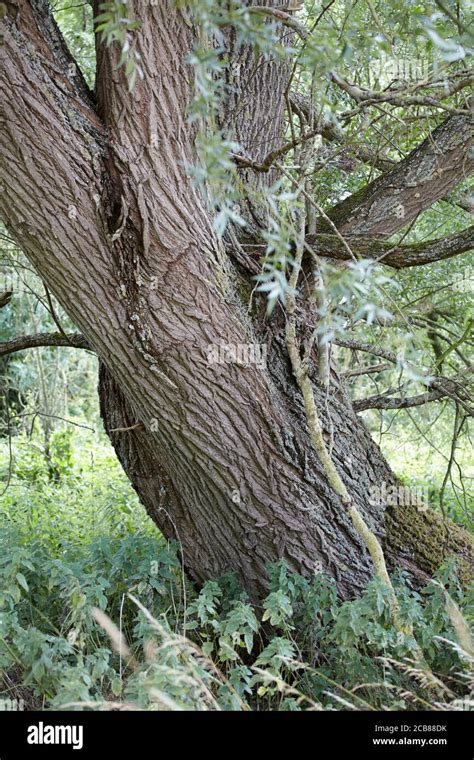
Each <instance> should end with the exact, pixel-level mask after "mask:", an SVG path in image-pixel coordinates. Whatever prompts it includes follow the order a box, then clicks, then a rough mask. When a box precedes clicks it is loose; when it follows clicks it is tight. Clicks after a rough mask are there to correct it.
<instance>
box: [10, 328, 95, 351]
mask: <svg viewBox="0 0 474 760" xmlns="http://www.w3.org/2000/svg"><path fill="white" fill-rule="evenodd" d="M41 346H69V347H70V348H85V349H87V350H88V351H92V348H91V346H90V345H89V343H88V342H87V340H86V338H85V337H84V336H83V335H81V333H69V335H64V334H62V333H59V332H57V333H37V334H36V335H22V336H20V337H18V338H13V339H12V340H7V341H5V342H3V343H0V356H7V355H8V354H14V353H16V352H17V351H24V350H25V349H27V348H39V347H41Z"/></svg>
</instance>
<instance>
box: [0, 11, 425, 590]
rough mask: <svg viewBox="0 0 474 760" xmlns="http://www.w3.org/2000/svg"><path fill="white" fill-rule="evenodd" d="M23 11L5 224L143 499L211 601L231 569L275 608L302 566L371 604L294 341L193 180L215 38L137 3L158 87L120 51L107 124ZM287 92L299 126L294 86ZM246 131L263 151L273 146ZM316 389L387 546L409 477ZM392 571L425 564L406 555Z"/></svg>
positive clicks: (56, 43)
mask: <svg viewBox="0 0 474 760" xmlns="http://www.w3.org/2000/svg"><path fill="white" fill-rule="evenodd" d="M19 9H20V11H19V13H18V14H16V15H14V14H10V15H9V16H8V17H7V19H6V22H5V27H6V30H5V44H4V46H3V58H4V62H3V63H4V65H3V68H2V71H1V73H0V79H1V83H2V85H3V87H4V96H3V102H4V110H5V122H6V128H5V130H4V131H3V133H2V136H1V138H0V139H1V145H2V152H3V156H4V160H3V163H2V173H1V183H2V187H1V190H2V192H0V213H1V215H2V217H3V219H4V220H5V223H6V225H7V227H8V229H9V230H10V232H11V234H12V236H14V238H15V240H16V241H17V242H18V244H19V245H21V246H22V248H23V250H24V251H25V252H26V254H27V256H28V257H29V259H30V260H31V261H32V262H33V264H34V265H35V266H36V267H37V269H38V271H39V272H40V274H41V276H42V277H43V278H44V280H45V282H47V284H48V287H49V288H50V289H51V291H52V292H53V293H54V295H55V296H56V298H57V299H58V300H59V302H60V303H61V304H62V306H63V307H64V308H65V309H66V311H67V312H68V313H69V314H70V316H71V318H72V319H73V320H74V322H75V324H77V326H78V327H79V328H80V329H81V331H82V333H83V335H84V336H85V339H86V341H87V343H88V345H90V346H91V348H93V349H94V350H95V351H96V353H97V354H98V356H99V358H100V360H101V363H102V365H101V379H100V398H101V410H102V415H103V418H104V423H105V427H106V430H108V431H109V435H110V437H111V440H112V443H113V444H114V446H115V449H116V451H117V454H118V456H119V458H120V461H121V462H122V465H123V467H124V469H125V471H126V472H127V474H128V476H129V478H130V480H131V482H132V483H133V485H134V487H135V488H136V490H137V492H138V494H139V496H140V498H141V499H142V501H143V503H144V504H145V506H146V508H147V509H148V511H149V513H150V515H151V516H152V517H153V519H154V520H155V522H156V523H157V524H158V525H159V526H160V528H161V529H162V531H163V533H164V534H165V535H166V536H168V537H170V538H173V539H177V540H178V541H179V542H180V544H181V549H182V556H183V558H184V564H185V566H186V568H187V569H188V571H189V572H190V574H191V575H192V577H193V578H194V579H196V580H197V581H199V582H202V581H203V580H205V579H207V578H209V577H215V576H216V575H218V574H220V573H222V572H224V571H226V570H229V569H231V570H234V571H235V572H236V574H237V575H238V577H239V578H240V580H241V581H242V582H243V583H244V585H245V586H246V588H247V589H248V591H249V592H250V594H251V595H252V596H253V597H255V598H256V597H257V596H258V595H259V594H260V593H261V592H262V589H263V588H264V586H265V578H266V573H265V566H266V564H267V563H268V562H270V561H273V560H276V559H277V558H284V559H286V560H287V561H288V563H289V564H290V566H291V567H293V568H294V569H295V570H299V571H300V572H303V573H305V574H307V575H308V574H311V572H313V571H314V569H315V568H316V567H319V566H320V563H321V565H322V567H323V568H324V569H325V570H326V571H327V572H328V573H329V574H331V575H332V576H334V577H335V578H336V579H337V581H338V585H339V589H340V591H341V593H342V594H344V595H349V594H354V593H357V592H358V591H360V590H361V589H362V588H363V587H364V585H365V584H366V583H367V581H368V580H369V578H370V577H371V575H372V566H371V562H370V559H369V557H368V555H367V552H366V550H365V548H364V546H363V545H362V542H361V540H360V538H359V537H358V535H357V534H356V533H355V531H354V529H353V527H352V524H351V521H350V519H349V517H348V515H347V513H346V511H345V509H344V508H343V506H342V504H341V502H340V499H339V498H338V497H337V496H336V495H335V494H334V492H333V491H332V490H331V488H330V487H329V485H328V483H327V479H326V477H325V474H324V472H323V469H322V467H321V465H320V463H319V461H318V460H317V458H316V456H315V454H314V452H313V451H312V449H311V446H310V443H309V440H308V434H307V430H306V424H305V418H304V413H303V407H302V401H301V398H300V394H299V392H298V390H297V387H296V384H295V382H294V380H293V378H292V376H291V372H290V368H289V363H288V358H287V356H286V349H285V346H284V342H283V340H282V337H281V328H282V324H281V323H279V321H278V319H277V318H275V319H274V320H273V321H272V323H271V324H270V327H269V328H268V327H267V326H265V327H262V326H261V325H262V320H259V319H256V320H255V324H252V322H251V320H250V318H249V317H248V316H247V313H246V309H245V307H244V306H243V305H242V303H241V301H240V298H239V295H238V292H237V291H238V285H239V280H238V278H237V275H236V272H235V270H234V268H233V267H232V265H231V262H230V261H229V259H228V258H227V256H226V255H225V253H224V251H223V250H222V247H221V245H220V244H219V243H218V241H217V240H216V239H215V237H214V235H213V232H212V226H211V217H210V214H209V211H208V209H207V208H206V205H205V199H204V198H203V197H201V195H200V194H199V192H198V191H197V190H196V189H195V187H194V186H193V184H192V183H191V181H190V179H189V177H188V172H187V169H186V166H187V165H188V164H189V163H190V162H193V161H194V160H195V158H196V157H195V149H194V140H195V134H194V131H193V130H192V129H191V128H190V127H189V125H188V123H187V120H186V108H187V105H188V102H189V98H190V97H191V93H192V77H191V72H190V69H189V68H188V67H187V65H186V64H185V56H186V53H187V51H190V50H191V49H192V46H193V44H194V42H195V34H196V30H195V29H194V28H193V25H192V23H191V22H190V20H189V18H188V16H187V15H186V11H185V10H184V9H177V8H175V7H174V4H172V3H169V4H168V3H165V2H162V3H160V4H159V5H156V6H155V5H154V6H150V5H148V4H147V5H146V14H145V13H143V10H142V9H141V5H140V4H138V6H137V11H138V12H139V13H140V14H141V18H142V27H141V30H140V33H139V35H137V46H138V50H139V52H140V54H141V58H142V66H143V68H144V72H145V78H144V80H143V81H138V83H137V86H136V89H135V91H134V93H133V95H132V96H131V95H129V94H128V92H127V88H126V82H125V79H124V73H123V70H118V69H117V67H116V65H115V63H116V60H117V55H118V52H117V51H116V50H115V49H114V47H113V46H112V47H111V48H108V49H105V48H102V47H101V48H100V50H99V53H98V90H97V98H98V108H97V110H96V108H95V104H94V102H93V99H92V97H91V96H90V94H89V93H88V92H87V88H86V87H85V85H84V83H83V81H82V80H81V78H80V77H79V76H75V77H73V78H71V77H70V76H69V64H70V62H71V61H70V58H69V56H68V54H67V51H66V49H65V47H64V45H63V43H62V41H61V38H60V35H59V33H58V31H57V29H55V26H54V24H53V23H52V22H51V19H50V17H49V15H48V12H47V4H46V3H44V2H42V1H41V2H36V3H34V4H31V3H29V2H24V1H22V2H21V3H20V4H19ZM249 65H250V66H252V61H251V58H249ZM271 77H272V78H273V77H275V79H274V81H275V82H277V83H278V87H277V88H276V92H274V93H273V95H274V96H275V97H276V99H277V101H278V103H277V109H278V108H282V105H281V102H280V101H281V94H282V87H284V82H285V78H284V74H282V73H281V72H273V73H271ZM260 86H261V85H260ZM269 94H270V96H272V97H273V95H272V91H270V93H269ZM272 97H270V99H269V102H268V105H269V108H270V106H271V105H272V102H273V101H272ZM275 113H277V111H275ZM26 114H28V116H26ZM256 114H258V117H257V122H258V119H260V118H261V119H264V118H266V114H265V111H264V109H263V108H262V107H259V108H258V109H256ZM275 123H276V121H275ZM243 125H244V122H242V131H241V133H240V134H239V137H240V139H241V140H242V141H243V142H244V145H245V144H246V143H247V142H248V144H250V143H252V145H253V148H254V149H255V148H256V145H255V139H256V135H257V134H258V132H255V131H254V130H253V129H252V130H250V131H249V132H248V133H247V134H244V126H243ZM237 126H238V124H237V121H236V129H237ZM263 128H264V122H263V121H262V123H261V124H260V126H259V129H263ZM277 131H278V130H277ZM277 131H276V132H275V134H274V135H272V136H271V137H270V138H269V140H270V143H269V144H273V143H274V141H276V140H277ZM59 136H60V139H58V137H59ZM267 151H268V144H267V145H265V147H264V152H265V153H266V152H267ZM58 189H59V190H60V192H58ZM256 316H258V315H256ZM263 341H265V342H266V343H267V345H268V360H267V368H264V369H259V368H258V367H257V366H255V365H250V366H240V365H238V364H235V363H234V364H232V363H224V364H217V365H216V364H210V363H209V361H208V358H207V356H208V348H209V346H213V345H214V346H216V345H229V344H230V345H236V344H241V343H255V342H263ZM315 387H316V402H317V406H318V411H319V413H320V415H321V417H322V419H323V425H324V431H325V436H326V438H327V440H328V441H331V442H332V443H331V446H332V454H333V457H334V461H335V464H336V467H337V468H338V470H339V472H340V473H341V476H342V477H343V479H344V482H345V483H346V486H347V488H348V490H349V491H350V493H351V495H352V496H353V499H354V503H355V504H356V505H357V507H358V508H359V510H360V511H361V513H362V514H363V516H364V518H365V520H366V521H367V523H368V524H369V526H370V528H371V529H372V530H373V531H374V532H375V533H376V534H377V535H378V536H383V535H384V533H385V515H384V512H385V510H384V508H383V507H380V508H376V507H374V506H373V505H371V503H370V494H371V489H373V488H374V487H375V486H378V485H379V484H380V483H381V482H385V483H386V484H388V485H390V484H392V483H394V482H395V481H394V476H393V474H392V473H391V471H390V469H389V467H388V466H387V464H386V463H385V461H384V459H383V457H382V455H381V453H380V450H379V449H378V447H377V446H376V445H375V444H374V443H373V441H372V440H371V438H370V436H369V434H368V433H367V431H366V430H365V428H364V427H363V425H362V423H361V422H360V421H359V420H358V419H357V417H356V415H355V413H354V411H353V409H352V407H351V405H350V403H349V401H348V400H347V398H346V396H345V394H344V391H343V389H342V387H341V386H340V384H339V382H338V380H337V378H336V377H335V376H333V378H332V385H331V389H330V394H329V395H327V394H326V391H325V390H324V389H322V388H319V387H318V385H317V383H315ZM117 428H121V429H122V430H121V431H117V432H113V431H114V430H115V431H116V430H117ZM123 428H132V429H129V430H123ZM393 556H394V557H395V558H397V559H400V558H401V559H400V561H403V562H407V556H408V555H406V552H405V548H404V546H402V547H401V548H399V549H398V550H397V553H394V554H393ZM410 562H411V568H412V569H413V570H414V571H415V572H416V569H417V567H418V565H417V561H416V558H415V559H413V558H411V560H410Z"/></svg>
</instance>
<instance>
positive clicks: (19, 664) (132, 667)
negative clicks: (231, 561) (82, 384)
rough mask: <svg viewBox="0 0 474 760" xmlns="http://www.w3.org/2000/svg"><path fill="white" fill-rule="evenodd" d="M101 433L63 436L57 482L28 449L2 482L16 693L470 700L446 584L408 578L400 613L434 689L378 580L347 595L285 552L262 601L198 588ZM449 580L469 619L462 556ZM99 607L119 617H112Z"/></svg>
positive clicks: (194, 704) (273, 704)
mask: <svg viewBox="0 0 474 760" xmlns="http://www.w3.org/2000/svg"><path fill="white" fill-rule="evenodd" d="M61 440H62V442H63V439H61ZM66 440H67V438H66ZM95 448H96V460H95V462H94V463H91V462H90V459H89V458H88V456H87V453H86V451H85V447H82V449H81V451H82V453H81V455H80V456H78V455H77V453H76V452H75V456H74V458H73V461H71V458H70V451H69V450H68V448H67V447H66V448H65V449H63V451H65V457H66V461H65V462H64V464H65V466H66V470H68V473H67V474H64V476H63V477H62V478H61V480H60V481H59V482H51V481H50V480H49V479H48V477H47V468H46V467H45V465H44V461H43V460H42V458H41V457H40V458H39V460H38V463H37V468H36V470H35V472H34V473H33V471H32V468H31V461H30V460H31V452H30V451H29V450H27V452H28V454H27V455H25V453H24V454H23V455H22V457H20V459H19V461H17V463H16V464H17V469H16V477H15V479H14V481H13V486H12V487H11V488H10V489H9V490H8V491H7V493H6V494H5V495H4V497H3V504H2V508H1V511H0V557H1V559H0V576H1V584H0V588H1V593H0V629H1V635H0V679H1V682H2V683H3V686H2V687H1V691H2V693H3V694H4V695H5V696H9V698H14V696H15V695H21V698H22V699H26V703H27V705H30V706H34V707H38V706H39V705H42V706H44V708H46V709H48V708H64V707H65V705H72V706H74V707H75V708H77V709H86V708H88V707H99V706H100V705H101V704H103V703H105V705H107V704H109V706H112V704H114V703H118V702H119V703H123V704H124V705H129V706H132V707H133V706H134V707H135V708H137V707H138V708H141V709H155V710H156V709H224V710H226V709H245V710H246V709H271V710H304V709H308V708H314V707H315V706H316V707H318V709H321V708H323V709H330V710H337V709H341V708H342V709H344V708H346V707H347V705H350V706H351V707H352V708H353V709H373V708H377V709H378V708H381V709H424V708H425V707H426V705H427V703H429V704H431V705H433V704H434V702H440V703H442V704H446V705H448V704H451V703H453V702H454V700H458V702H459V705H461V706H464V707H466V708H468V707H469V705H471V707H472V705H473V704H474V703H473V702H472V701H471V702H470V701H469V700H472V699H473V695H472V688H473V683H472V681H473V677H472V660H470V659H469V655H468V653H466V652H464V651H463V650H462V649H461V648H460V646H459V644H458V643H457V642H456V633H455V630H454V629H453V624H452V621H451V618H450V616H449V614H448V611H447V608H446V603H445V594H444V591H443V589H442V587H441V586H440V585H437V584H436V583H434V582H431V583H429V584H428V585H427V586H426V588H424V589H422V590H421V591H418V590H416V589H414V588H412V587H410V585H409V583H408V580H407V578H405V577H404V576H403V575H402V574H399V575H398V576H397V578H396V586H397V593H398V596H399V599H400V600H401V610H402V615H403V617H404V619H405V620H407V621H411V622H412V624H413V626H414V630H415V634H416V636H417V639H418V641H419V643H420V644H421V646H422V649H423V652H424V655H425V658H426V662H427V664H428V665H429V667H430V668H431V670H432V672H435V673H436V676H437V678H438V679H439V680H440V682H441V683H442V684H444V685H442V686H441V687H438V690H437V691H433V687H432V686H430V685H428V686H426V687H423V686H421V685H420V683H419V682H418V681H417V678H416V676H415V675H414V674H413V672H411V671H410V672H406V669H407V668H408V669H409V668H410V665H409V660H410V643H411V642H410V641H409V639H408V638H407V637H403V636H400V635H399V634H397V633H396V632H394V630H393V628H392V627H391V625H390V619H389V612H388V601H387V596H386V591H385V590H384V588H383V587H381V585H380V584H379V583H378V582H377V581H373V582H372V583H371V584H370V585H369V586H368V588H367V589H366V591H365V593H364V594H363V595H362V597H361V598H360V599H356V600H354V601H342V600H341V599H339V598H338V597H337V594H336V590H335V585H334V583H333V581H331V580H330V579H329V578H328V577H327V576H325V575H323V574H316V575H315V576H314V577H313V579H312V580H305V579H303V578H302V577H301V576H299V575H296V574H293V573H291V572H290V571H289V569H288V568H287V567H286V566H285V564H283V563H281V564H277V565H275V566H273V567H271V568H269V577H270V587H269V592H268V595H267V597H266V599H265V600H264V602H263V605H262V607H261V608H255V607H253V606H252V604H251V603H250V601H249V600H248V599H247V598H246V596H245V594H244V593H243V592H242V591H241V589H240V588H239V586H238V584H237V583H236V582H235V580H234V579H233V578H232V577H231V576H226V577H224V578H222V579H219V581H210V582H208V583H206V584H205V585H204V586H203V587H202V589H201V590H200V591H197V590H194V589H193V588H191V587H190V586H189V585H188V583H187V582H186V581H185V580H184V578H183V574H182V570H181V566H180V561H179V552H178V553H177V551H176V549H177V547H173V546H171V545H168V544H167V543H166V542H165V541H164V539H163V538H162V537H161V536H160V535H159V534H158V532H157V530H156V529H155V527H154V526H153V524H152V523H151V521H150V520H149V519H148V518H147V517H146V515H145V514H144V512H143V510H142V509H141V508H140V507H139V505H138V504H137V503H136V499H135V498H133V497H131V495H130V491H129V489H128V487H127V484H126V483H125V481H124V477H123V475H122V474H121V473H120V472H119V469H118V466H117V465H114V464H113V461H112V460H111V459H110V457H109V455H108V453H107V449H105V448H104V446H103V444H99V445H97V444H95ZM58 451H59V449H58ZM24 459H25V460H26V461H23V460H24ZM41 463H43V472H42V473H41V466H40V465H41ZM22 484H25V485H26V486H27V491H26V493H27V494H28V499H27V500H26V499H25V498H24V493H25V490H24V486H23V487H22ZM440 580H441V581H442V583H443V585H444V587H445V588H446V589H447V590H448V591H449V593H450V595H451V598H452V599H453V600H454V601H455V602H456V603H457V604H458V605H459V607H460V608H461V609H462V610H463V612H464V615H465V616H466V617H467V619H468V620H469V619H472V614H473V607H472V600H470V599H469V597H468V596H467V595H466V594H464V593H463V592H462V591H461V589H460V588H459V586H458V584H457V582H456V579H455V574H454V572H453V568H446V569H444V570H443V571H442V572H441V573H440ZM93 609H99V610H101V611H103V612H104V613H105V615H106V616H107V619H109V622H110V625H109V624H108V625H107V631H105V630H104V629H103V628H102V627H101V625H99V624H98V622H97V620H98V619H99V618H97V617H96V616H94V615H93ZM112 621H113V623H115V625H116V626H117V628H116V629H114V628H113V626H112ZM114 630H115V631H116V633H114ZM119 634H121V635H123V636H124V637H125V639H126V641H127V642H128V646H129V647H130V656H129V654H128V652H127V650H126V645H125V644H122V645H120V638H119ZM120 646H121V647H122V654H121V655H120V654H119V653H118V651H117V650H118V649H120ZM470 663H471V670H470ZM415 671H416V667H415ZM418 680H419V679H418ZM428 680H429V679H428ZM364 684H365V685H364ZM367 684H368V685H367ZM456 704H458V703H456Z"/></svg>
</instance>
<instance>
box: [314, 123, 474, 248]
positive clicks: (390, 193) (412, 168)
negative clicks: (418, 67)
mask: <svg viewBox="0 0 474 760" xmlns="http://www.w3.org/2000/svg"><path fill="white" fill-rule="evenodd" d="M472 145H473V124H472V116H471V114H461V115H458V114H456V115H454V116H450V117H449V118H448V119H446V121H444V122H443V124H441V125H440V126H439V127H438V128H437V129H435V130H434V131H433V132H432V133H431V134H430V135H428V137H427V138H426V139H425V140H424V141H423V142H422V143H421V145H419V146H418V147H417V148H415V150H413V151H412V152H411V153H410V154H409V155H408V156H407V157H406V158H405V159H403V160H402V161H400V162H399V163H398V164H397V165H396V166H395V168H393V169H392V170H391V171H388V172H386V173H385V174H383V175H382V176H380V177H378V178H377V179H375V180H374V181H373V182H371V183H370V184H369V185H366V186H365V187H363V188H361V190H359V191H358V192H356V193H354V194H353V195H351V196H350V197H349V198H347V199H345V200H343V201H342V202H341V203H338V204H337V205H336V206H334V207H333V208H332V209H331V210H329V211H328V215H329V216H330V218H331V219H332V221H333V222H334V223H335V224H336V226H337V227H338V229H339V231H340V232H342V233H346V234H348V235H366V236H374V237H390V235H393V233H394V232H397V230H399V229H401V228H402V227H404V226H405V225H407V224H409V223H410V222H413V221H414V220H415V219H416V217H417V216H418V215H419V214H420V213H421V212H422V211H425V210H426V209H427V208H429V207H430V206H432V205H433V204H434V203H436V201H439V200H441V199H442V198H444V197H445V196H446V195H447V194H448V193H449V192H450V191H451V190H452V189H453V188H454V187H455V186H456V185H458V184H459V183H460V182H462V180H464V179H465V178H466V177H468V176H469V175H470V174H471V173H472V172H473V171H474V153H473V151H472Z"/></svg>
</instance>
